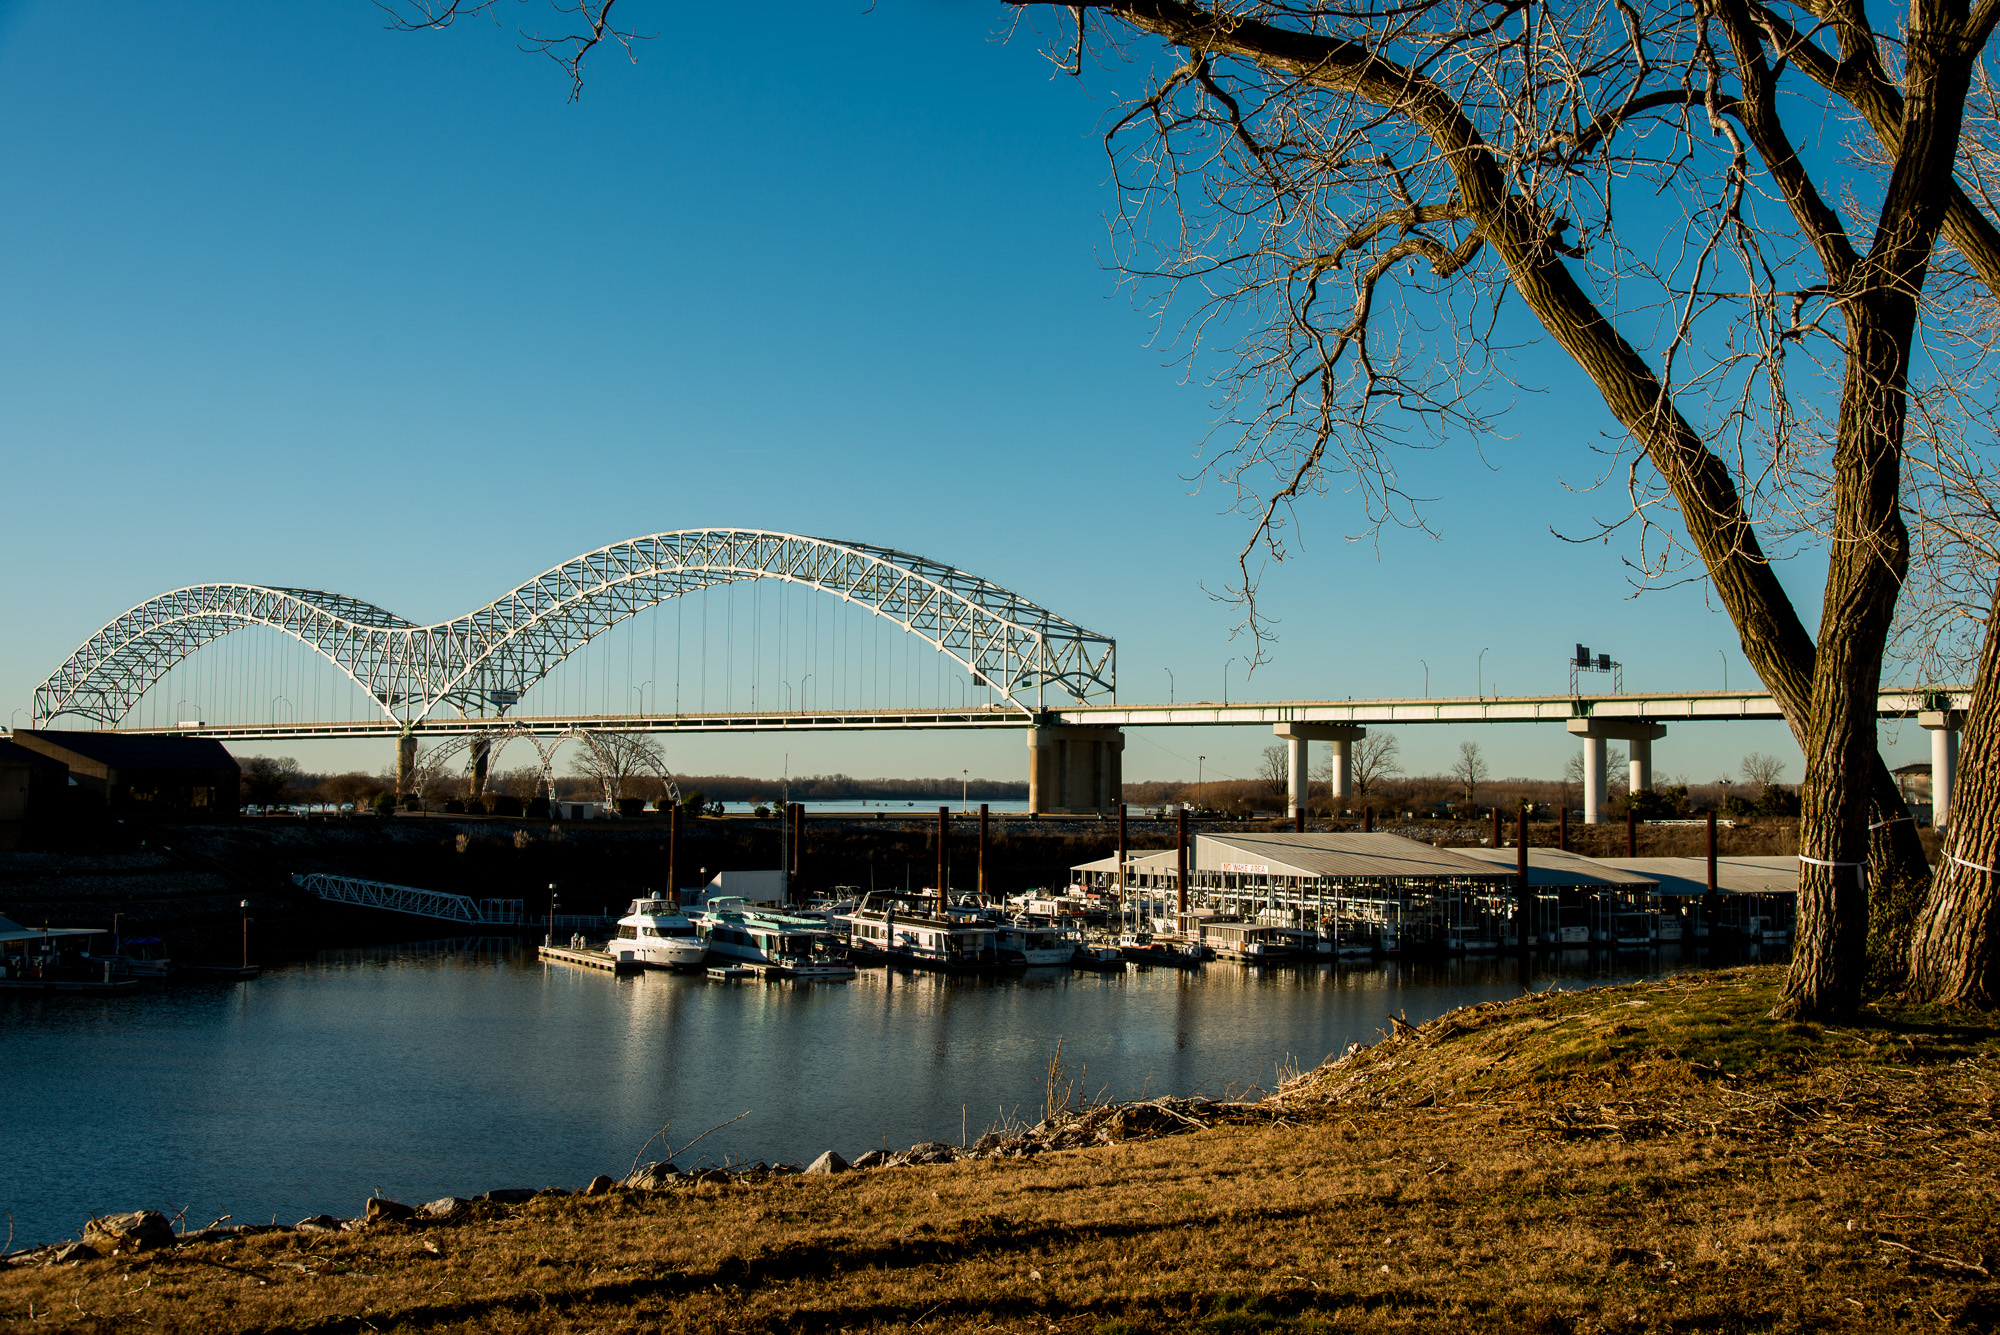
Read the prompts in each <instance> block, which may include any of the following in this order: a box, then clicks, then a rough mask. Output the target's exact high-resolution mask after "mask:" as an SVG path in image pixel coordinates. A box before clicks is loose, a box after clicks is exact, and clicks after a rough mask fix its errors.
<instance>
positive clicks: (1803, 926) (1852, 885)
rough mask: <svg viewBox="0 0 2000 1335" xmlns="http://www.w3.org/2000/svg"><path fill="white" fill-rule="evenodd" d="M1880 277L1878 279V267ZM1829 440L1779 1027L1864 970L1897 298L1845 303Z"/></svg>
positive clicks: (1887, 598) (1850, 1004)
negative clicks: (1825, 519)
mask: <svg viewBox="0 0 2000 1335" xmlns="http://www.w3.org/2000/svg"><path fill="white" fill-rule="evenodd" d="M1878 272H1879V271H1878ZM1846 318H1847V325H1848V336H1847V347H1848V355H1847V374H1846V377H1845V380H1844V383H1843V385H1842V387H1841V413H1840V429H1839V436H1838V439H1837V440H1836V442H1835V444H1834V477H1835V483H1834V518H1833V531H1832V533H1831V534H1830V535H1829V536H1830V538H1831V542H1830V544H1829V545H1830V547H1831V552H1830V554H1829V557H1828V561H1827V585H1826V598H1825V602H1824V604H1823V606H1822V611H1821V613H1820V627H1819V645H1818V650H1817V655H1816V661H1815V663H1814V671H1813V688H1812V715H1811V722H1810V726H1809V728H1808V742H1807V746H1806V748H1805V759H1806V778H1805V782H1804V783H1803V784H1802V785H1800V791H1799V893H1798V936H1797V939H1796V942H1795V944H1794V947H1793V953H1792V966H1791V969H1790V970H1789V971H1788V972H1787V973H1786V975H1785V990H1784V993H1783V994H1782V996H1780V998H1779V1000H1778V1004H1777V1007H1776V1008H1775V1009H1774V1010H1773V1011H1772V1014H1773V1016H1775V1017H1776V1018H1779V1019H1806V1018H1815V1019H1835V1020H1838V1019H1845V1018H1847V1017H1848V1016H1850V1015H1852V1014H1853V1013H1854V1011H1855V1010H1856V1009H1857V1008H1858V1007H1859V1006H1860V1003H1861V989H1862V985H1863V984H1864V983H1865V982H1866V981H1867V961H1868V877H1867V871H1868V852H1869V844H1870V842H1871V841H1870V837H1869V830H1868V826H1869V819H1868V818H1869V816H1870V814H1871V813H1872V811H1873V808H1874V802H1873V797H1874V784H1872V783H1871V782H1870V781H1869V779H1870V775H1871V773H1872V771H1873V770H1874V769H1875V768H1876V767H1878V766H1880V765H1881V750H1880V747H1879V745H1878V743H1877V739H1876V732H1875V707H1876V694H1877V691H1878V690H1879V688H1880V686H1881V678H1882V651H1883V645H1884V644H1885V643H1886V641H1887V638H1888V631H1889V618H1890V616H1891V615H1892V614H1893V612H1894V610H1895V606H1896V593H1897V590H1898V589H1899V588H1900V587H1901V585H1902V581H1903V575H1904V573H1905V572H1906V571H1907V570H1908V568H1909V559H1910V540H1909V533H1908V530H1906V529H1905V528H1904V526H1903V516H1902V510H1901V506H1900V503H1899V502H1900V496H1899V489H1900V480H1901V467H1900V465H1901V459H1902V446H1903V425H1904V412H1905V398H1904V392H1905V387H1906V383H1907V381H1906V374H1905V373H1906V367H1907V365H1908V361H1907V358H1908V353H1909V340H1910V337H1911V334H1912V332H1913V330H1914V328H1915V324H1916V308H1915V303H1914V302H1913V301H1911V300H1910V299H1909V297H1908V295H1907V293H1903V292H1897V291H1895V290H1893V289H1891V290H1888V291H1882V290H1880V289H1878V290H1877V291H1876V292H1875V293H1871V294H1869V295H1867V296H1859V297H1856V298H1855V299H1854V300H1852V301H1850V302H1849V303H1848V305H1847V309H1846Z"/></svg>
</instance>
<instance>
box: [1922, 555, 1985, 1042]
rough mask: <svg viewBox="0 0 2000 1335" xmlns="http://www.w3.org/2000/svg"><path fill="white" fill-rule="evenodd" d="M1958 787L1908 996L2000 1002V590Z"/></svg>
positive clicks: (1975, 686)
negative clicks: (1997, 868)
mask: <svg viewBox="0 0 2000 1335" xmlns="http://www.w3.org/2000/svg"><path fill="white" fill-rule="evenodd" d="M1995 595H1996V596H1995V598H1994V600H1993V605H1992V608H1991V609H1990V610H1989V611H1988V612H1987V614H1986V638H1985V640H1984V642H1983V643H1982V644H1981V646H1980V650H1979V669H1978V673H1977V675H1976V676H1974V678H1973V682H1972V703H1971V705H1970V707H1969V708H1968V709H1967V711H1966V718H1965V732H1964V735H1963V737H1962V739H1961V741H1960V745H1959V752H1958V757H1959V761H1958V775H1957V777H1956V778H1955V780H1954V781H1953V784H1952V789H1951V827H1950V832H1949V833H1948V834H1947V835H1946V836H1945V846H1944V849H1943V851H1942V855H1941V856H1940V857H1939V859H1938V865H1937V869H1936V870H1935V871H1934V872H1933V873H1932V875H1931V891H1930V894H1929V895H1928V896H1927V897H1926V898H1925V900H1924V904H1923V908H1922V909H1921V910H1920V911H1919V912H1918V915H1917V924H1916V929H1915V931H1914V933H1913V934H1912V936H1911V940H1910V966H1909V982H1908V986H1907V992H1908V995H1909V996H1910V997H1911V998H1912V999H1913V1000H1917V1001H1931V1002H1938V1003H1942V1004H1944V1005H1948V1006H1977V1007H1981V1008H1984V1009H1993V1008H1995V1007H2000V873H1995V872H1992V871H1989V870H1987V868H1989V867H1996V866H2000V589H1996V590H1995Z"/></svg>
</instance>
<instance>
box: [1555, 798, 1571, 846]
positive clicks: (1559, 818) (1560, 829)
mask: <svg viewBox="0 0 2000 1335" xmlns="http://www.w3.org/2000/svg"><path fill="white" fill-rule="evenodd" d="M1556 847H1557V848H1558V849H1560V850H1561V851H1562V852H1565V853H1567V852H1569V798H1568V797H1564V798H1563V804H1562V807H1561V809H1560V810H1558V811H1557V812H1556Z"/></svg>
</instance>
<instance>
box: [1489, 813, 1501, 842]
mask: <svg viewBox="0 0 2000 1335" xmlns="http://www.w3.org/2000/svg"><path fill="white" fill-rule="evenodd" d="M1491 846H1492V847H1494V848H1498V847H1500V804H1499V803H1498V802H1496V803H1494V804H1493V843H1492V845H1491Z"/></svg>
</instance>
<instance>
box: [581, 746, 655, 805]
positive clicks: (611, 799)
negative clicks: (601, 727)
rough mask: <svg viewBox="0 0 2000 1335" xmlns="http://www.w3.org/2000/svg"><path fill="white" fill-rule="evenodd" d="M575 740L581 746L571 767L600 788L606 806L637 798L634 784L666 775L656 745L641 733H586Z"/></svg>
mask: <svg viewBox="0 0 2000 1335" xmlns="http://www.w3.org/2000/svg"><path fill="white" fill-rule="evenodd" d="M578 740H580V741H581V742H582V743H583V745H582V747H580V748H579V749H578V751H577V753H576V758H575V759H574V760H573V761H572V762H571V765H572V767H573V768H574V769H575V771H576V773H578V774H580V775H582V776H584V777H585V778H588V779H592V780H594V781H595V782H596V783H597V785H598V786H599V787H600V788H602V789H603V791H604V801H605V804H606V805H607V806H615V805H616V804H617V802H618V800H619V799H620V798H624V797H636V796H638V795H639V791H640V790H639V788H638V786H637V782H636V781H639V780H641V779H642V778H643V777H645V776H654V777H657V776H659V775H662V774H664V773H665V772H666V761H665V760H664V759H663V758H662V757H661V755H660V746H659V743H658V742H655V741H654V740H653V739H652V738H651V737H648V736H647V735H646V734H644V733H639V732H589V733H581V734H579V735H578Z"/></svg>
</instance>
